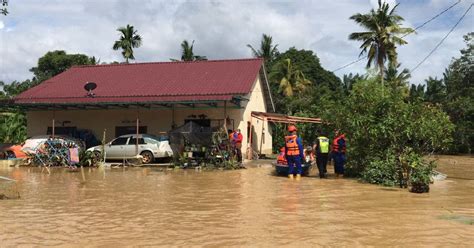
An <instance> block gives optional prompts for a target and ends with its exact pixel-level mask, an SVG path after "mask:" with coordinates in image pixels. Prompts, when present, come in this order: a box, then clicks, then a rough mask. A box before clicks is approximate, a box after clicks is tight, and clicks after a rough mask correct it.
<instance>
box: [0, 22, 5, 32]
mask: <svg viewBox="0 0 474 248" xmlns="http://www.w3.org/2000/svg"><path fill="white" fill-rule="evenodd" d="M4 27H5V24H4V23H3V22H2V21H0V30H1V29H3V28H4Z"/></svg>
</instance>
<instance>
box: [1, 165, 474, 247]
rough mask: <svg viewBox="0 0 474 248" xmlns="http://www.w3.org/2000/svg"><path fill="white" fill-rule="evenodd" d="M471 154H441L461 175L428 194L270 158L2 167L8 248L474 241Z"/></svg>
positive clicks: (445, 243) (443, 243)
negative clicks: (278, 168)
mask: <svg viewBox="0 0 474 248" xmlns="http://www.w3.org/2000/svg"><path fill="white" fill-rule="evenodd" d="M458 160H460V161H461V162H455V163H454V162H453V161H458ZM473 161H474V159H472V158H461V159H457V158H456V157H444V158H443V159H442V163H443V165H442V166H441V168H440V170H441V171H443V170H446V171H448V172H450V171H451V172H452V173H454V174H455V173H458V175H457V176H456V177H454V178H449V177H448V179H446V180H444V181H441V182H435V184H433V185H431V192H430V193H429V194H413V193H409V192H408V191H407V190H406V189H397V188H386V187H380V186H376V185H370V184H362V183H359V182H357V181H355V180H350V179H334V178H330V179H327V180H320V179H319V178H316V177H304V178H302V180H301V181H289V180H288V179H287V178H284V177H276V176H274V175H272V172H273V168H272V167H270V166H269V165H263V166H261V167H253V168H249V169H246V170H237V171H202V172H200V171H194V170H184V171H183V170H177V171H168V170H164V171H161V170H159V169H157V168H120V169H96V168H94V169H84V173H81V172H68V171H66V170H64V169H53V170H52V173H51V174H47V173H45V172H41V171H40V170H39V169H37V168H3V169H0V176H7V177H10V178H14V179H16V180H17V181H18V183H17V186H18V189H19V191H20V194H21V199H19V200H2V201H0V247H18V246H27V247H30V246H40V247H43V246H60V247H64V246H68V247H69V246H76V247H84V246H100V247H122V246H184V247H187V246H209V247H227V246H240V247H242V246H244V247H273V246H292V247H314V246H320V245H324V246H348V247H352V246H366V245H371V246H376V247H383V246H404V247H412V246H429V247H432V246H438V247H446V246H452V247H462V246H465V247H468V246H471V247H472V245H473V244H474V235H473V234H474V225H473V220H474V197H473V196H474V180H473V179H474V165H473V164H474V163H473ZM460 170H461V171H462V172H459V171H460ZM312 174H313V175H314V174H315V171H314V170H313V171H312ZM448 176H449V175H448Z"/></svg>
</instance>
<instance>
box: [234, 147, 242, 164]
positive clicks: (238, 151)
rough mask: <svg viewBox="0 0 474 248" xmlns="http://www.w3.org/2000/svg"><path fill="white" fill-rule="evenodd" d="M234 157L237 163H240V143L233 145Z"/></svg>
mask: <svg viewBox="0 0 474 248" xmlns="http://www.w3.org/2000/svg"><path fill="white" fill-rule="evenodd" d="M234 149H235V155H236V156H237V162H242V143H237V144H235V147H234Z"/></svg>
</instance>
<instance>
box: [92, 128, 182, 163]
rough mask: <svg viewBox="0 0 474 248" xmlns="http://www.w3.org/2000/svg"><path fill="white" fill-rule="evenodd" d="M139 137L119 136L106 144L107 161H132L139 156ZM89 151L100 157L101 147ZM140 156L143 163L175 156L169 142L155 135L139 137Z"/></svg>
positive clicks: (132, 135) (131, 135)
mask: <svg viewBox="0 0 474 248" xmlns="http://www.w3.org/2000/svg"><path fill="white" fill-rule="evenodd" d="M136 144H137V135H136V134H126V135H122V136H119V137H117V138H115V139H113V140H112V141H110V142H109V143H107V144H105V146H104V151H105V157H106V159H130V158H134V157H135V156H136V155H137V152H136ZM87 150H88V151H92V152H94V153H95V154H97V155H100V152H101V147H100V146H94V147H91V148H89V149H87ZM138 154H139V155H141V156H142V157H143V163H145V164H146V163H151V162H153V161H154V160H155V159H156V158H166V157H171V156H173V151H172V150H171V147H170V145H169V142H168V141H160V139H159V138H158V137H156V136H153V135H148V134H139V135H138Z"/></svg>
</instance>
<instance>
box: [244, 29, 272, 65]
mask: <svg viewBox="0 0 474 248" xmlns="http://www.w3.org/2000/svg"><path fill="white" fill-rule="evenodd" d="M272 42H273V41H272V37H271V36H269V35H266V34H263V35H262V41H261V42H260V48H259V49H258V50H257V49H255V48H254V47H253V46H252V45H250V44H247V47H249V48H250V49H251V50H252V54H253V56H254V57H257V58H263V59H264V61H265V62H271V61H273V60H274V59H275V57H276V56H277V55H278V48H277V47H278V44H277V45H273V44H272Z"/></svg>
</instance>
